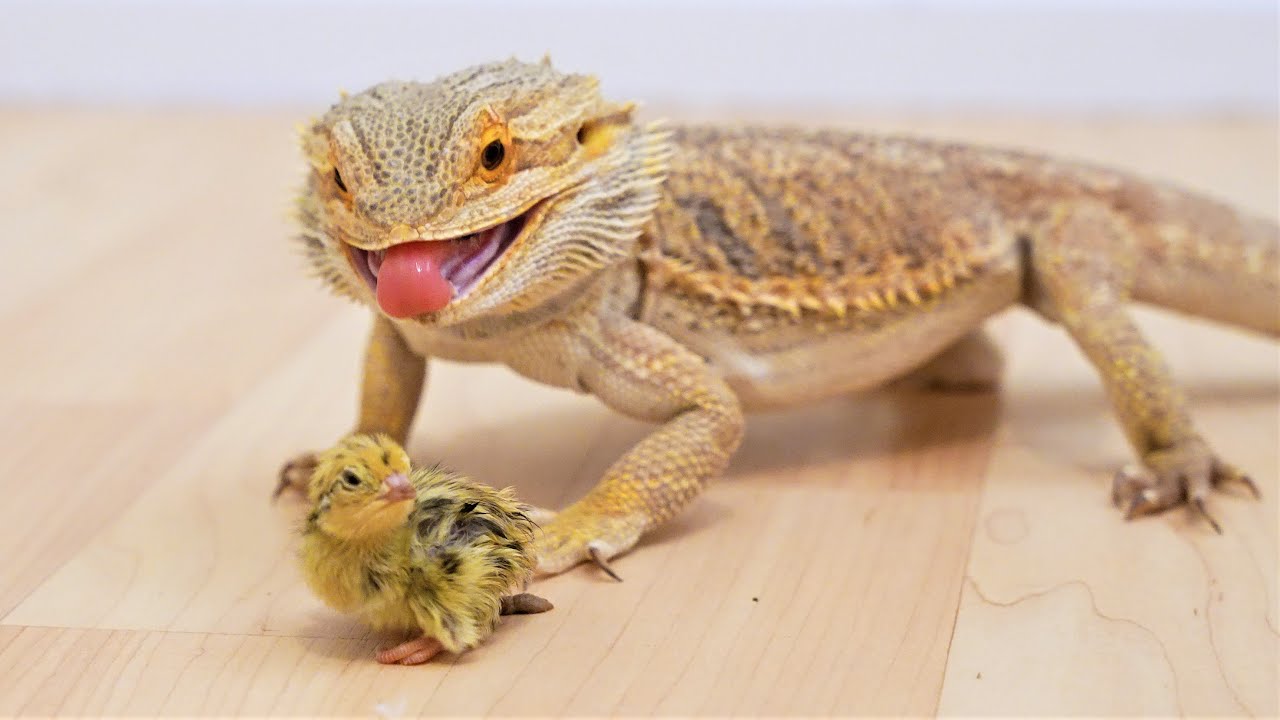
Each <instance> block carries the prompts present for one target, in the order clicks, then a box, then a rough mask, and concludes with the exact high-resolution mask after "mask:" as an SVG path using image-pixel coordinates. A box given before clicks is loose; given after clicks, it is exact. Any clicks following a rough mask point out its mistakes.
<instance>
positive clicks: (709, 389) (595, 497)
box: [536, 320, 743, 579]
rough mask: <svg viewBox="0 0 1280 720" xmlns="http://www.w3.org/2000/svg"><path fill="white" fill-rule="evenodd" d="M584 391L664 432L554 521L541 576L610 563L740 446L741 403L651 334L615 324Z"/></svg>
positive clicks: (597, 338) (543, 548) (585, 375)
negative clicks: (654, 423)
mask: <svg viewBox="0 0 1280 720" xmlns="http://www.w3.org/2000/svg"><path fill="white" fill-rule="evenodd" d="M585 355H586V356H587V357H586V363H585V367H584V368H583V370H582V372H581V375H580V377H581V381H582V384H583V385H584V386H585V387H586V389H587V390H589V391H590V392H591V393H593V394H594V395H595V396H596V397H598V398H600V400H602V401H603V402H604V403H605V404H607V405H609V406H610V407H612V408H614V409H615V410H618V411H620V412H622V413H625V414H627V415H630V416H632V417H636V418H639V419H644V420H651V421H657V422H661V423H662V426H661V427H660V428H658V429H657V430H655V431H654V432H653V433H652V434H650V435H649V436H648V437H646V438H644V439H643V440H641V441H640V442H639V443H637V444H636V445H635V447H633V448H631V450H629V451H628V452H627V453H626V454H625V455H623V456H622V457H621V458H620V459H618V461H617V462H615V463H614V464H613V466H612V467H610V468H609V469H608V471H607V472H606V473H605V476H604V478H603V479H602V480H601V481H600V482H599V484H597V485H596V486H595V488H593V489H592V490H591V491H590V492H589V493H587V495H586V496H585V497H583V498H582V499H581V500H579V501H578V502H576V503H574V504H572V505H570V506H569V507H568V508H566V509H565V510H564V511H563V512H561V513H559V514H557V515H556V516H555V517H554V519H552V520H550V521H549V522H548V523H547V524H546V525H545V527H544V528H543V529H542V532H541V533H540V534H539V537H538V540H537V548H536V549H537V553H538V569H539V571H540V572H544V573H556V572H561V571H563V570H566V569H568V568H570V567H572V566H573V565H576V564H577V563H579V562H582V561H583V560H594V561H595V562H596V563H597V564H599V565H600V566H601V567H602V568H603V569H605V571H606V572H608V573H609V574H610V575H612V576H613V577H614V578H615V579H617V575H614V574H613V571H612V570H610V569H609V568H608V565H607V564H605V563H606V561H607V560H608V559H609V558H611V557H613V556H615V555H617V554H619V553H621V552H624V551H625V550H627V549H629V548H630V547H631V546H633V545H635V543H636V541H637V540H639V539H640V536H641V535H643V534H644V533H645V532H646V531H648V530H650V529H652V528H654V527H656V526H657V525H658V524H660V523H662V522H663V521H665V520H667V519H668V518H670V517H672V516H673V515H675V514H676V513H677V512H679V511H680V510H681V509H683V508H684V507H685V506H686V505H688V504H689V502H690V501H692V500H693V499H694V498H695V497H697V496H698V494H699V493H700V492H701V491H702V489H703V487H704V486H705V485H706V483H707V481H708V480H710V479H711V478H713V477H715V476H717V475H719V474H720V472H721V471H722V470H724V467H725V465H726V464H727V463H728V462H729V456H730V455H731V454H732V453H733V451H734V450H735V449H737V447H738V443H739V442H740V441H741V439H742V427H743V417H742V409H741V407H740V405H739V403H738V399H737V397H736V396H735V395H734V394H733V392H732V391H731V390H730V389H729V386H728V385H726V384H725V382H724V380H723V379H721V378H720V377H718V376H717V375H715V374H714V373H713V372H712V371H711V369H710V368H709V367H708V366H707V363H706V362H705V361H704V360H703V359H702V358H701V357H699V356H697V355H695V354H694V353H693V352H691V351H689V350H688V349H686V348H684V347H683V346H681V345H679V344H678V343H676V342H675V341H674V340H672V339H671V338H670V337H668V336H667V335H665V334H663V333H661V332H659V331H658V330H655V329H654V328H652V327H649V326H647V325H643V324H640V323H637V322H634V321H631V320H609V321H606V322H605V326H603V327H601V328H600V329H599V332H598V333H593V337H591V338H590V340H589V341H588V348H587V352H586V353H585Z"/></svg>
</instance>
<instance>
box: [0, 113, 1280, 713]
mask: <svg viewBox="0 0 1280 720" xmlns="http://www.w3.org/2000/svg"><path fill="white" fill-rule="evenodd" d="M301 115H302V113H299V116H301ZM294 119H295V118H294V117H284V116H271V115H256V116H255V115H250V114H227V115H218V114H209V113H194V112H191V113H184V112H176V111H175V112H168V113H141V112H128V111H118V112H74V111H56V112H55V111H46V110H35V109H32V110H17V109H9V110H4V111H0V166H3V167H5V168H7V169H8V171H7V172H6V173H4V174H2V175H0V217H3V218H4V223H5V230H6V241H5V251H6V262H5V263H0V332H2V333H3V336H4V337H5V338H7V339H8V343H7V344H6V350H7V352H6V359H5V365H4V367H5V372H4V373H3V374H0V398H3V399H4V401H5V402H4V405H3V406H2V407H0V425H2V426H3V429H4V432H3V433H2V434H0V437H3V440H2V441H0V442H3V443H4V444H3V453H0V491H3V492H4V494H5V497H6V502H5V503H0V553H3V554H4V556H5V557H6V558H7V561H6V562H5V563H0V677H4V678H5V680H4V681H3V682H0V715H11V714H38V715H106V714H111V715H161V714H164V715H195V714H202V715H203V714H218V715H268V714H271V715H275V714H281V715H283V714H290V715H320V714H324V715H338V714H353V715H354V714H361V715H368V714H384V715H396V716H399V715H409V714H459V715H473V714H497V715H525V714H615V715H655V714H657V715H670V714H709V715H728V714H740V715H761V714H774V715H799V714H803V715H850V714H883V715H903V714H910V715H927V714H933V713H939V712H943V713H949V714H991V713H997V712H1003V713H1011V714H1018V715H1028V714H1067V713H1090V714H1108V715H1111V714H1120V713H1126V714H1127V713H1135V714H1136V713H1150V714H1172V713H1185V714H1246V713H1247V714H1255V715H1275V714H1276V712H1277V708H1276V696H1277V678H1276V667H1277V659H1278V658H1277V642H1278V636H1277V632H1276V628H1277V627H1278V626H1280V622H1278V620H1277V605H1276V598H1277V590H1276V565H1277V532H1278V531H1280V529H1278V527H1277V519H1276V518H1277V507H1276V502H1275V498H1276V497H1277V496H1280V487H1277V475H1280V471H1278V465H1280V458H1278V457H1277V450H1276V446H1277V437H1278V436H1280V403H1278V400H1280V367H1278V359H1280V356H1278V355H1277V350H1276V346H1275V345H1274V344H1273V343H1271V342H1270V341H1265V340H1259V339H1256V338H1250V337H1247V336H1243V335H1240V334H1237V333H1232V332H1230V331H1226V330H1222V329H1219V328H1214V327H1210V326H1208V325H1205V324H1203V323H1196V322H1189V321H1185V320H1183V319H1179V318H1173V317H1171V316H1167V315H1162V314H1158V313H1152V312H1144V313H1142V314H1141V316H1140V320H1141V322H1142V324H1143V327H1144V329H1146V330H1147V331H1148V332H1149V334H1150V335H1151V336H1152V338H1153V339H1154V340H1155V341H1156V342H1157V343H1158V344H1159V345H1160V346H1161V347H1162V348H1163V349H1165V350H1166V351H1167V353H1168V356H1169V359H1170V362H1171V364H1172V365H1173V366H1174V370H1175V373H1176V374H1177V375H1178V376H1179V377H1180V378H1182V379H1183V380H1184V381H1185V384H1186V385H1187V387H1188V389H1189V391H1190V395H1191V398H1192V402H1193V406H1194V411H1195V414H1196V417H1197V419H1198V420H1199V422H1200V423H1201V424H1202V425H1203V427H1204V429H1205V432H1206V434H1207V435H1208V436H1209V438H1210V439H1211V440H1212V441H1213V442H1214V443H1215V444H1216V445H1217V446H1218V447H1219V448H1220V449H1221V451H1222V452H1223V454H1224V455H1226V456H1227V457H1229V458H1231V459H1232V460H1233V461H1235V462H1237V463H1238V464H1240V465H1242V466H1244V467H1246V468H1248V469H1250V470H1251V471H1253V472H1254V477H1255V478H1256V479H1257V480H1258V481H1259V483H1260V484H1261V485H1262V486H1263V489H1264V492H1265V493H1266V501H1265V502H1263V503H1254V502H1251V501H1249V500H1247V499H1245V498H1242V497H1238V496H1229V495H1225V494H1224V495H1222V496H1220V497H1215V499H1214V500H1215V502H1214V506H1213V507H1214V511H1215V512H1216V513H1218V515H1219V517H1220V518H1221V519H1222V520H1223V523H1224V525H1225V526H1226V529H1227V532H1226V534H1224V535H1223V536H1221V537H1218V536H1215V535H1212V534H1211V533H1209V532H1207V531H1206V530H1205V528H1203V527H1200V526H1197V525H1194V524H1192V523H1190V522H1188V520H1187V518H1186V516H1185V515H1184V514H1183V513H1171V514H1168V515H1164V516H1160V517H1157V518H1148V519H1143V520H1141V521H1137V522H1133V523H1124V522H1122V521H1121V520H1120V518H1119V516H1118V514H1117V513H1116V511H1115V510H1114V509H1113V508H1111V507H1110V506H1109V504H1108V502H1107V482H1108V479H1109V474H1110V472H1111V471H1112V470H1113V469H1114V467H1115V466H1117V465H1118V464H1120V463H1123V462H1125V461H1127V460H1128V455H1127V451H1126V448H1125V447H1124V443H1123V439H1122V438H1121V436H1120V434H1119V432H1118V431H1117V430H1116V429H1115V425H1114V423H1113V422H1112V421H1111V419H1110V417H1109V415H1108V413H1107V411H1106V408H1105V399H1104V398H1103V396H1102V392H1101V390H1100V388H1099V385H1098V383H1097V381H1096V379H1095V378H1094V377H1093V376H1092V374H1091V372H1090V370H1089V368H1088V366H1087V365H1086V364H1085V363H1084V361H1083V360H1082V359H1081V358H1080V357H1079V355H1078V353H1076V352H1075V350H1074V349H1073V348H1072V347H1071V345H1070V343H1069V342H1068V341H1067V339H1066V338H1065V336H1063V335H1062V334H1061V333H1060V332H1059V331H1057V330H1055V329H1053V328H1050V327H1047V326H1045V325H1043V324H1041V323H1040V322H1038V321H1037V320H1035V319H1034V318H1032V317H1030V316H1029V315H1027V314H1025V313H1017V312H1015V313H1011V314H1009V315H1008V316H1005V317H1002V318H1001V319H999V320H998V321H997V323H996V330H997V334H998V336H999V338H1000V340H1001V343H1002V344H1003V345H1004V346H1005V347H1006V349H1007V350H1008V351H1009V354H1010V363H1009V365H1010V367H1009V377H1008V381H1007V383H1006V387H1005V389H1004V391H1003V392H1002V393H1000V394H999V395H972V396H938V395H927V394H919V393H904V394H901V395H889V394H875V395H870V396H867V397H862V398H849V399H845V400H838V401H833V402H828V403H825V404H822V405H819V406H816V407H812V408H806V409H802V410H796V411H791V412H786V413H779V414H773V415H765V416H758V417H754V418H752V419H751V421H750V423H749V427H748V430H747V436H746V440H745V442H744V445H743V449H742V451H741V452H740V453H739V454H738V456H737V457H736V458H735V460H734V462H733V464H732V466H731V468H730V470H729V472H728V474H727V477H726V478H724V479H723V480H722V481H720V482H718V483H716V484H715V485H714V486H713V487H712V488H711V490H710V491H709V492H708V494H707V496H706V498H704V499H703V500H702V501H700V502H699V503H697V504H696V505H695V507H694V508H693V509H692V510H691V511H690V512H689V513H687V514H686V515H684V516H682V517H680V518H678V519H677V520H676V521H674V522H673V523H672V524H671V525H670V526H668V527H666V528H664V529H662V530H661V531H660V532H658V533H656V534H655V535H654V536H653V537H651V538H647V539H646V540H645V541H644V542H643V543H642V544H641V545H640V546H639V547H638V548H637V549H636V550H635V551H634V552H632V553H630V554H628V555H627V556H625V557H624V558H621V559H619V560H618V562H617V565H616V567H617V568H618V570H619V571H620V572H621V573H622V574H623V575H624V577H625V578H626V581H625V582H624V583H622V584H616V583H612V582H609V581H607V580H606V579H605V578H603V577H602V576H600V574H599V573H597V572H593V571H591V570H589V569H578V570H576V571H574V572H571V573H568V574H566V575H564V576H560V577H557V578H552V579H548V580H545V581H542V582H540V583H539V584H538V591H539V592H540V593H542V594H544V595H546V596H547V597H549V598H550V599H552V600H553V602H554V603H555V604H556V609H555V611H554V612H552V613H550V614H547V615H542V616H534V617H521V618H513V619H510V620H509V621H507V622H505V623H504V624H503V626H502V628H501V629H500V631H499V632H498V634H497V635H496V636H495V637H494V638H493V640H492V641H491V642H489V643H487V644H486V645H485V646H483V647H481V648H479V649H477V650H475V651H474V652H471V653H469V654H467V655H465V656H463V657H453V656H446V657H444V658H442V659H441V660H440V661H438V662H433V663H431V664H429V665H428V666H426V667H420V668H384V667H380V666H378V665H376V664H375V663H373V662H372V659H371V655H372V653H373V651H374V649H375V648H376V647H377V645H378V643H379V642H381V639H380V638H377V637H372V636H370V635H369V634H368V633H366V632H365V631H364V630H363V629H362V628H360V627H359V626H358V625H356V624H354V623H352V622H351V621H349V620H347V619H345V618H342V617H340V616H337V615H335V614H334V613H331V612H329V611H328V610H326V609H324V608H323V607H322V606H320V605H319V603H317V602H316V601H315V600H314V599H313V598H311V597H310V596H309V595H308V594H307V593H306V591H305V589H304V588H303V587H302V585H301V584H300V583H299V579H298V576H297V573H296V571H295V569H294V565H293V552H294V550H293V542H294V541H293V536H292V527H293V525H294V524H295V523H296V522H297V521H298V519H299V516H300V512H301V507H300V505H299V504H298V503H297V502H292V501H285V502H282V503H280V504H278V505H272V504H271V503H269V502H268V501H267V494H268V492H269V490H270V488H271V486H272V483H273V481H274V473H275V471H276V469H277V467H278V466H279V463H280V462H281V461H282V460H283V459H284V458H285V457H287V456H289V455H291V454H292V453H294V452H297V451H299V450H302V449H307V448H315V447H319V446H322V445H324V444H326V443H328V442H330V441H331V440H332V439H333V438H334V437H335V436H336V435H337V434H338V433H340V432H342V431H343V430H345V428H346V427H347V426H348V424H349V423H350V422H351V419H352V415H353V411H354V396H355V372H356V367H357V362H358V359H359V354H360V350H361V347H360V345H361V343H362V342H363V338H364V334H365V330H366V323H367V319H366V318H365V317H364V315H363V314H362V313H360V312H359V311H358V310H357V309H356V308H353V307H349V306H346V305H343V304H341V303H339V302H338V301H336V300H332V299H329V298H327V297H325V296H324V295H323V294H322V291H321V290H320V289H319V288H318V286H316V285H315V284H314V283H312V282H311V281H309V280H308V279H307V278H306V277H305V274H304V273H303V271H302V263H301V260H300V258H299V257H298V256H297V255H296V253H294V248H292V247H291V244H290V243H289V242H288V241H287V239H288V237H289V235H290V232H291V230H290V228H289V225H288V223H287V220H286V209H287V201H288V193H289V187H290V186H291V185H292V183H293V182H294V181H295V175H296V173H297V172H298V165H299V164H298V162H297V161H296V160H295V158H294V149H293V144H292V140H291V138H290V131H289V128H290V125H291V123H292V121H293V120H294ZM774 119H786V120H797V119H800V118H796V117H794V116H792V117H788V118H777V117H775V118H774ZM830 119H831V120H832V121H833V122H846V123H847V122H849V121H851V120H853V119H852V118H830ZM859 124H860V125H863V126H866V127H870V128H880V129H894V130H904V129H905V130H915V131H920V132H926V133H929V134H934V135H944V136H951V137H967V138H973V139H977V140H983V141H991V142H1001V143H1003V144H1012V145H1021V146H1030V147H1038V148H1041V149H1045V150H1050V151H1057V152H1061V153H1064V154H1067V155H1076V156H1082V157H1086V158H1090V159H1094V160H1101V161H1105V162H1108V163H1111V164H1119V165H1123V166H1129V167H1134V168H1136V169H1139V170H1141V171H1143V172H1146V173H1148V174H1152V175H1158V176H1162V177H1167V178H1170V179H1174V180H1181V181H1183V182H1186V183H1188V184H1191V185H1195V186H1200V187H1211V188H1214V189H1216V190H1217V191H1218V193H1219V194H1221V195H1223V196H1224V197H1226V198H1228V199H1231V200H1233V201H1235V202H1238V203H1240V204H1242V205H1245V206H1248V207H1252V208H1254V209H1257V210H1259V211H1262V212H1266V213H1270V214H1272V215H1274V214H1275V208H1274V202H1275V198H1276V190H1277V178H1276V162H1275V160H1276V141H1275V137H1274V125H1273V124H1272V123H1271V122H1270V121H1266V120H1259V121H1248V120H1232V121H1213V122H1199V123H1196V122H1185V123H1174V122H1163V123H1155V122H1131V123H1122V122H1118V121H1108V122H1082V121H1073V122H1065V121H1064V122H1048V121H1027V120H1005V121H999V122H991V121H960V120H954V119H953V120H946V119H934V120H914V121H913V120H904V119H902V118H887V117H885V118H873V117H867V118H861V119H860V123H859ZM1171 148H1173V149H1176V150H1177V152H1173V151H1171V150H1170V149H1171ZM646 430H647V426H645V425H643V424H640V423H636V422H632V421H629V420H625V419H622V418H618V417H616V416H614V415H612V414H610V413H609V412H608V411H607V410H606V409H604V408H603V407H601V406H599V405H598V404H597V403H595V402H594V401H592V400H591V399H589V398H584V397H579V396H575V395H572V394H568V393H562V392H558V391H554V390H551V389H548V388H543V387H538V386H535V385H532V384H530V383H528V382H526V381H524V380H522V379H520V378H518V377H516V376H514V375H513V374H511V373H509V372H506V371H504V370H502V369H501V368H493V367H483V366H461V365H451V364H447V363H437V364H435V365H433V369H432V374H431V381H430V386H429V390H428V396H427V402H426V404H425V407H424V409H423V411H422V413H421V414H420V418H419V425H418V430H417V431H416V433H415V435H414V437H413V440H412V442H411V445H410V451H411V453H412V454H413V455H414V456H415V457H416V458H418V459H420V460H424V461H435V460H437V459H443V460H444V461H445V462H446V463H447V464H449V465H451V466H453V467H455V468H457V469H459V470H461V471H464V472H467V473H470V474H472V475H474V476H476V477H478V478H481V479H483V480H485V481H487V482H491V483H493V484H496V485H513V486H515V487H516V488H517V490H518V492H519V493H520V494H521V496H522V497H524V498H526V499H528V500H530V501H532V502H535V503H539V504H547V505H563V504H565V503H567V502H569V501H571V500H572V499H573V498H575V497H577V496H579V495H581V494H582V493H584V492H585V491H586V490H587V488H588V487H590V486H591V484H592V483H594V482H595V480H596V478H597V477H598V476H599V474H600V472H601V471H602V470H603V469H604V468H605V467H607V466H608V464H609V463H610V462H611V461H612V460H613V459H614V458H616V457H617V455H618V454H619V453H620V452H621V451H622V450H624V449H625V448H626V447H628V446H629V445H630V444H631V443H633V442H635V441H636V439H638V438H639V437H641V436H642V435H643V433H644V432H646Z"/></svg>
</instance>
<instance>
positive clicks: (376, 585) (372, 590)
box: [364, 570, 382, 595]
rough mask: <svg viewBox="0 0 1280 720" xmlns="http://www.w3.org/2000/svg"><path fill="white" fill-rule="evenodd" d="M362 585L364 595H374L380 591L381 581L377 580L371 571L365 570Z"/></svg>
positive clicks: (376, 576) (375, 574)
mask: <svg viewBox="0 0 1280 720" xmlns="http://www.w3.org/2000/svg"><path fill="white" fill-rule="evenodd" d="M364 585H365V594H366V595H376V594H377V593H379V592H381V590H382V581H381V580H379V579H378V575H377V573H375V572H374V571H372V570H365V572H364Z"/></svg>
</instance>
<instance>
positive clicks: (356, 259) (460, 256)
mask: <svg viewBox="0 0 1280 720" xmlns="http://www.w3.org/2000/svg"><path fill="white" fill-rule="evenodd" d="M530 212H532V211H527V212H525V213H522V214H520V215H517V216H516V217H514V218H512V219H510V220H507V221H506V222H503V223H499V224H498V225H495V226H493V227H490V228H486V229H484V230H479V231H477V232H474V233H471V234H470V235H464V236H462V237H459V238H453V239H451V240H418V241H413V242H406V243H400V244H399V245H393V246H391V247H389V248H386V249H384V250H363V249H361V248H358V247H355V246H353V245H348V246H347V252H348V254H349V257H350V260H351V264H352V266H353V267H355V269H356V272H358V273H359V274H360V276H361V277H363V278H364V281H365V282H366V283H367V284H368V285H369V288H370V289H371V290H373V293H374V295H375V296H376V297H377V299H378V305H379V306H380V307H381V308H382V310H383V312H385V313H387V314H388V315H390V316H392V317H399V318H407V317H414V316H417V315H422V314H424V313H430V312H435V311H437V310H440V309H443V308H444V307H445V306H447V305H448V304H449V303H450V302H452V301H453V300H456V299H457V298H460V297H462V296H464V295H466V294H467V292H468V291H470V290H471V288H473V287H475V285H476V283H477V282H479V280H480V278H481V277H483V276H484V274H485V272H486V271H488V270H489V268H490V267H491V266H492V265H493V263H494V261H495V260H497V259H498V257H499V256H501V255H502V253H503V252H505V251H506V249H507V248H509V247H511V244H512V243H513V242H515V239H516V238H517V237H518V236H519V235H520V231H521V230H523V229H524V226H525V220H526V218H527V217H528V215H529V213H530Z"/></svg>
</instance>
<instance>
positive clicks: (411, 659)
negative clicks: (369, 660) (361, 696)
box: [374, 635, 444, 665]
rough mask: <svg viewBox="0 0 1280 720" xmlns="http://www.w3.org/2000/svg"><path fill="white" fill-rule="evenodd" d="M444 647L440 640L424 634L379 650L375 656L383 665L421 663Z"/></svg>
mask: <svg viewBox="0 0 1280 720" xmlns="http://www.w3.org/2000/svg"><path fill="white" fill-rule="evenodd" d="M443 649H444V647H443V646H442V645H441V644H440V641H439V640H436V639H435V638H433V637H427V636H426V635H423V636H422V637H420V638H416V639H413V640H409V641H408V642H403V643H400V644H399V645H397V646H395V647H393V648H387V649H386V650H379V651H378V654H377V655H375V656H374V657H375V658H376V659H377V660H378V662H380V663H382V664H383V665H421V664H422V663H424V662H426V661H428V660H430V659H431V658H433V657H435V655H436V653H438V652H440V651H441V650H443Z"/></svg>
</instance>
